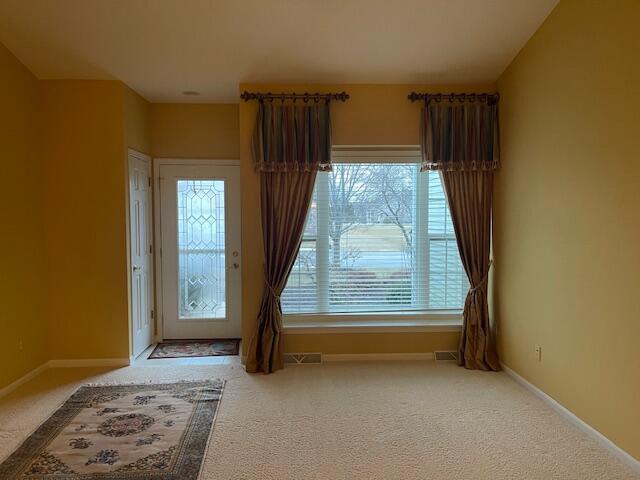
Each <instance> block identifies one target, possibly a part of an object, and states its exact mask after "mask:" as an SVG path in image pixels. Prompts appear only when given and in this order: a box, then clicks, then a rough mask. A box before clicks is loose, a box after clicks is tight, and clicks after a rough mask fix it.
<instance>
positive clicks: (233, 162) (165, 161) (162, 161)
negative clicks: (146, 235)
mask: <svg viewBox="0 0 640 480" xmlns="http://www.w3.org/2000/svg"><path fill="white" fill-rule="evenodd" d="M162 165H181V166H185V165H193V166H203V165H205V166H211V167H239V166H240V160H238V159H233V158H228V159H226V158H222V159H215V158H154V159H153V162H152V165H151V166H152V175H153V237H154V242H153V244H154V247H153V264H154V271H157V272H158V275H154V279H155V308H156V310H155V311H156V318H155V323H156V336H155V340H156V342H161V341H162V340H163V338H164V315H163V298H162V257H161V250H162V249H161V248H160V245H162V225H161V217H160V167H161V166H162ZM240 184H241V186H240V188H242V178H241V179H240ZM240 214H241V215H242V206H240ZM240 228H241V229H242V224H241V225H240ZM240 239H242V230H241V231H240ZM241 241H242V240H241ZM240 248H241V249H242V244H241V245H240ZM241 282H242V280H241ZM240 288H241V289H242V283H241V284H240ZM240 319H241V320H240V321H241V322H242V316H241V317H240Z"/></svg>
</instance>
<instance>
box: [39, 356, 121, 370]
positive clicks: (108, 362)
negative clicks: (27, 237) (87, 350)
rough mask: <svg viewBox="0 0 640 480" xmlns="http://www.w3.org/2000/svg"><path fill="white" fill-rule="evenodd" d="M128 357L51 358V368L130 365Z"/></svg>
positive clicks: (49, 363) (49, 364)
mask: <svg viewBox="0 0 640 480" xmlns="http://www.w3.org/2000/svg"><path fill="white" fill-rule="evenodd" d="M130 363H131V362H130V360H129V359H128V358H73V359H62V360H49V362H48V366H49V368H72V367H126V366H128V365H130Z"/></svg>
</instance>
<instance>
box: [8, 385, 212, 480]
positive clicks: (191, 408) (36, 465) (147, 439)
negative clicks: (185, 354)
mask: <svg viewBox="0 0 640 480" xmlns="http://www.w3.org/2000/svg"><path fill="white" fill-rule="evenodd" d="M223 387H224V382H223V381H221V380H214V381H207V380H205V381H188V382H177V383H158V384H137V385H109V386H107V385H105V386H83V387H80V388H79V389H78V390H76V392H75V393H74V394H73V395H71V397H70V398H69V399H68V400H67V401H66V402H65V403H64V404H63V405H62V407H60V408H59V409H58V410H57V411H56V412H55V413H54V414H53V415H52V416H51V417H49V418H48V419H47V420H46V421H45V422H44V423H43V424H42V425H41V426H40V427H39V428H38V429H37V430H36V431H35V432H34V433H33V434H32V435H30V436H29V437H28V438H27V439H26V440H25V441H24V442H23V443H22V445H21V446H20V447H18V449H17V450H16V451H15V452H14V453H13V454H12V455H10V456H9V458H7V460H5V461H4V462H3V463H2V464H0V479H29V480H53V479H56V480H76V479H77V480H80V479H82V480H84V479H87V480H89V479H102V480H116V479H118V480H122V479H143V478H144V479H150V480H151V479H158V480H159V479H162V480H167V479H180V480H195V479H197V478H198V475H199V473H200V468H201V465H202V461H203V459H204V456H205V453H206V449H207V444H208V441H209V436H210V433H211V430H212V428H213V423H214V420H215V417H216V412H217V409H218V404H219V402H220V398H221V396H222V390H223Z"/></svg>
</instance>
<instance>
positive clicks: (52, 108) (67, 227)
mask: <svg viewBox="0 0 640 480" xmlns="http://www.w3.org/2000/svg"><path fill="white" fill-rule="evenodd" d="M42 94H43V114H42V122H43V136H42V145H43V148H42V151H43V160H44V163H45V169H44V174H45V175H44V179H45V183H44V185H45V186H44V193H45V228H46V247H47V248H46V251H47V262H46V266H47V277H46V278H47V287H48V304H47V317H48V324H49V329H48V332H49V335H48V340H49V356H50V358H52V359H73V358H127V357H128V355H129V345H128V306H127V267H126V246H125V245H126V239H125V226H126V210H125V164H124V160H125V156H124V151H125V143H124V142H125V140H124V130H125V127H124V117H123V101H124V99H123V95H124V88H123V85H122V84H121V83H120V82H112V81H68V80H64V81H44V82H42Z"/></svg>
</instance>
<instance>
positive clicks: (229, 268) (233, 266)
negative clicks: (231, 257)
mask: <svg viewBox="0 0 640 480" xmlns="http://www.w3.org/2000/svg"><path fill="white" fill-rule="evenodd" d="M232 268H233V269H234V270H237V269H238V268H240V264H239V263H234V264H233V265H231V266H230V267H227V270H231V269H232Z"/></svg>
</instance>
